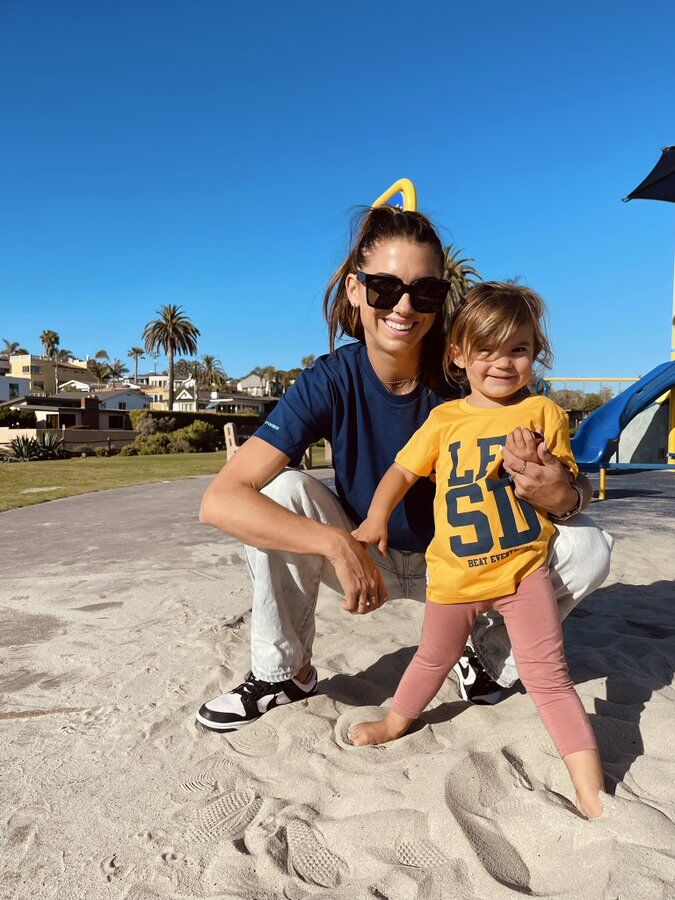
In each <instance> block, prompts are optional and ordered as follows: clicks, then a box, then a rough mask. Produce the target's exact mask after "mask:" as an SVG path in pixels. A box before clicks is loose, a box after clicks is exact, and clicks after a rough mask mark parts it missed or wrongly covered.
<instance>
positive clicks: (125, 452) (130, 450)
mask: <svg viewBox="0 0 675 900" xmlns="http://www.w3.org/2000/svg"><path fill="white" fill-rule="evenodd" d="M117 455H118V456H138V447H137V446H136V444H135V443H134V444H127V445H126V446H124V447H122V449H121V450H120V452H119V453H118V454H117Z"/></svg>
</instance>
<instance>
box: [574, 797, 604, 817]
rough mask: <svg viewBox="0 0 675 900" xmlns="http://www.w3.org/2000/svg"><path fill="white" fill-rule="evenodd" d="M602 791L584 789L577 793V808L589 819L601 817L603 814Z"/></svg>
mask: <svg viewBox="0 0 675 900" xmlns="http://www.w3.org/2000/svg"><path fill="white" fill-rule="evenodd" d="M601 797H602V793H598V791H584V792H583V793H577V809H578V810H579V812H580V813H581V814H582V815H583V816H586V818H587V819H599V818H600V816H601V815H602V814H603V812H604V811H605V810H604V807H603V805H602V800H601Z"/></svg>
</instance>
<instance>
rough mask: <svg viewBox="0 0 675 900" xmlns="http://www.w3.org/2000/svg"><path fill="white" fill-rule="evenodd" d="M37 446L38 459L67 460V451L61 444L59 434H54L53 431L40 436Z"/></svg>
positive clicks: (61, 438) (61, 439) (61, 440)
mask: <svg viewBox="0 0 675 900" xmlns="http://www.w3.org/2000/svg"><path fill="white" fill-rule="evenodd" d="M39 444H40V459H67V458H68V451H67V450H66V448H65V446H64V444H63V437H62V436H61V435H60V434H55V433H54V432H53V431H48V432H47V433H46V434H43V435H41V440H40V441H39Z"/></svg>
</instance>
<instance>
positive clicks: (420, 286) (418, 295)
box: [356, 272, 450, 313]
mask: <svg viewBox="0 0 675 900" xmlns="http://www.w3.org/2000/svg"><path fill="white" fill-rule="evenodd" d="M356 277H357V278H358V280H359V281H360V282H361V284H365V286H366V302H367V303H368V306H372V307H374V308H375V309H393V308H394V307H395V306H396V304H397V303H398V301H399V300H400V299H401V297H402V296H403V295H404V294H410V303H411V305H412V308H413V309H414V310H416V311H417V312H421V313H435V312H438V310H439V309H440V308H441V307H442V306H443V304H444V303H445V298H446V297H447V296H448V291H449V290H450V282H449V281H445V279H443V278H418V279H417V280H416V281H413V283H412V284H406V283H405V282H403V281H401V279H400V278H397V277H396V276H395V275H369V274H368V273H367V272H357V273H356Z"/></svg>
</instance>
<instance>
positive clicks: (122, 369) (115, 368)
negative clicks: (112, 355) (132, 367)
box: [108, 359, 129, 381]
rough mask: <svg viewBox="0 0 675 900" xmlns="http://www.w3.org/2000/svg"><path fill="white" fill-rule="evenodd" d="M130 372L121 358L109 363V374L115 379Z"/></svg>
mask: <svg viewBox="0 0 675 900" xmlns="http://www.w3.org/2000/svg"><path fill="white" fill-rule="evenodd" d="M128 372H129V369H128V368H127V367H126V366H125V365H124V363H123V362H122V360H121V359H113V361H112V362H111V363H108V375H109V377H110V378H112V379H113V381H116V380H117V379H118V378H122V377H123V376H124V375H126V374H127V373H128Z"/></svg>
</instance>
